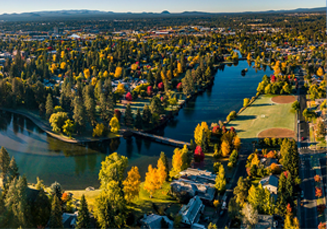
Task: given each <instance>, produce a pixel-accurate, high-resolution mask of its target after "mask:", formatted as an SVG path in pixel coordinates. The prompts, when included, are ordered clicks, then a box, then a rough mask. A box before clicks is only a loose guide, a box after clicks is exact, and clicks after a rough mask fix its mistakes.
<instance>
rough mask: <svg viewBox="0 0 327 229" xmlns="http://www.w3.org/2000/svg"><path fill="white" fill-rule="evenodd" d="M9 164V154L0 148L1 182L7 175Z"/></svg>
mask: <svg viewBox="0 0 327 229" xmlns="http://www.w3.org/2000/svg"><path fill="white" fill-rule="evenodd" d="M9 164H10V156H9V153H8V151H7V150H6V149H5V148H4V147H1V150H0V171H1V176H0V177H1V178H2V180H3V179H4V178H5V176H6V175H7V173H8V169H9Z"/></svg>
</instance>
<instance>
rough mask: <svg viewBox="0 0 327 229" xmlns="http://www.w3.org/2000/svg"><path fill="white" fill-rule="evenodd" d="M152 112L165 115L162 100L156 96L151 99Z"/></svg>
mask: <svg viewBox="0 0 327 229" xmlns="http://www.w3.org/2000/svg"><path fill="white" fill-rule="evenodd" d="M149 108H150V111H151V113H152V114H158V115H160V114H163V113H164V111H165V110H164V107H163V106H162V105H161V101H160V99H159V98H158V97H157V96H154V97H153V98H152V99H151V102H150V107H149Z"/></svg>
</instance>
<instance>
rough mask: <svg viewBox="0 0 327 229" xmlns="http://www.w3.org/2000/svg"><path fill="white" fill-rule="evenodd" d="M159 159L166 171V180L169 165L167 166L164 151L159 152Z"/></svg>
mask: <svg viewBox="0 0 327 229" xmlns="http://www.w3.org/2000/svg"><path fill="white" fill-rule="evenodd" d="M160 160H161V161H162V163H163V165H164V166H165V171H166V180H167V179H168V173H169V167H168V158H167V156H166V154H165V153H164V152H161V153H160Z"/></svg>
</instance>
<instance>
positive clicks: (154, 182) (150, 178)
mask: <svg viewBox="0 0 327 229" xmlns="http://www.w3.org/2000/svg"><path fill="white" fill-rule="evenodd" d="M159 188H160V182H159V176H158V171H157V169H156V168H152V165H149V167H148V172H147V173H146V175H145V182H144V189H145V190H146V191H148V192H149V193H150V198H152V194H153V193H154V192H155V191H156V190H157V189H159Z"/></svg>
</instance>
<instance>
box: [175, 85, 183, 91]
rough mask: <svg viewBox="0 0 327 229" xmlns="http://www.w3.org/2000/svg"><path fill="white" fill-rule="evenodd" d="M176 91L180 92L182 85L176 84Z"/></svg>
mask: <svg viewBox="0 0 327 229" xmlns="http://www.w3.org/2000/svg"><path fill="white" fill-rule="evenodd" d="M176 89H177V90H179V91H181V90H182V89H183V85H182V83H178V84H177V86H176Z"/></svg>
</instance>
